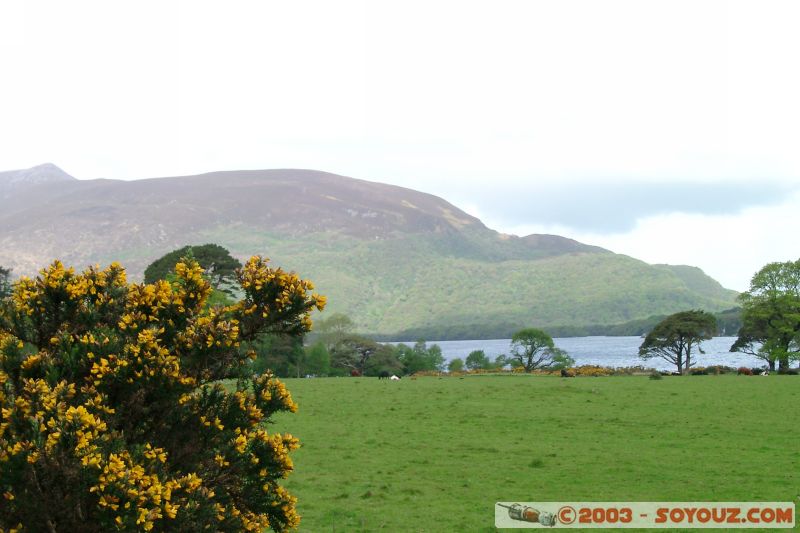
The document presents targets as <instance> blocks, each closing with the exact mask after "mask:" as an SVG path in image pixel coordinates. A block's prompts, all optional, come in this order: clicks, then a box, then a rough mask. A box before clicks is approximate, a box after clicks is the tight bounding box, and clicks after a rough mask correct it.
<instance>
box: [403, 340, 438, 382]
mask: <svg viewBox="0 0 800 533" xmlns="http://www.w3.org/2000/svg"><path fill="white" fill-rule="evenodd" d="M397 353H398V359H399V360H400V362H401V363H402V364H403V369H404V371H405V373H406V374H409V375H410V374H414V373H416V372H426V371H427V372H432V371H442V370H444V364H445V361H444V356H443V355H442V349H441V348H440V347H439V345H438V344H433V345H431V346H430V348H429V347H428V346H427V344H426V342H425V341H424V340H419V341H417V342H416V343H415V344H414V347H413V348H409V347H408V346H406V345H404V344H400V345H399V346H398V347H397Z"/></svg>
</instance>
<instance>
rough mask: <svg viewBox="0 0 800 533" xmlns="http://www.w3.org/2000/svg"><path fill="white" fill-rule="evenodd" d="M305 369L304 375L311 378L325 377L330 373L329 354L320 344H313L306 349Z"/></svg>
mask: <svg viewBox="0 0 800 533" xmlns="http://www.w3.org/2000/svg"><path fill="white" fill-rule="evenodd" d="M305 350H306V355H305V369H304V370H303V371H304V372H305V373H306V374H311V375H313V376H327V375H328V374H330V372H331V354H330V353H329V352H328V349H327V348H326V347H325V345H324V344H322V343H321V342H315V343H314V344H312V345H311V346H308V347H306V349H305Z"/></svg>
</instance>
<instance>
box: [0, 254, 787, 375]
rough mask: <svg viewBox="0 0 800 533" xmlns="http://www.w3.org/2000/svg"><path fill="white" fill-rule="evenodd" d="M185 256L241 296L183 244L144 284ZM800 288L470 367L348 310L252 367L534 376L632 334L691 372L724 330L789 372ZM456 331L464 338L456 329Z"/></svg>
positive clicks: (537, 333)
mask: <svg viewBox="0 0 800 533" xmlns="http://www.w3.org/2000/svg"><path fill="white" fill-rule="evenodd" d="M181 259H189V260H193V261H197V263H198V264H199V265H200V266H201V268H203V269H204V271H205V274H204V275H205V276H206V278H207V279H208V281H209V283H210V285H211V287H212V289H213V290H212V294H211V296H210V298H209V301H210V302H211V303H212V304H224V303H232V302H233V301H234V300H235V299H236V297H237V294H236V292H235V291H236V289H235V276H236V271H237V269H238V268H241V266H242V265H241V263H240V262H239V261H238V260H237V259H235V258H234V257H232V256H231V255H230V253H229V252H228V250H226V249H225V248H223V247H222V246H219V245H217V244H204V245H199V246H185V247H183V248H180V249H177V250H174V251H172V252H170V253H168V254H165V255H164V256H162V257H160V258H159V259H157V260H155V261H154V262H153V263H151V264H150V265H149V266H148V267H147V269H146V270H145V282H146V283H153V282H155V281H157V280H159V279H166V280H169V279H173V278H174V275H175V274H174V265H175V264H176V263H177V262H178V261H180V260H181ZM799 287H800V260H798V261H794V262H792V261H788V262H783V263H770V264H768V265H766V266H764V267H763V268H762V269H761V270H759V271H758V272H757V273H756V274H755V275H754V276H753V278H752V280H751V283H750V289H749V290H748V291H746V292H744V293H742V294H741V295H740V296H739V304H740V307H738V308H735V309H730V310H727V311H723V312H720V313H716V314H711V313H707V312H705V311H699V310H691V311H682V312H680V313H675V314H673V315H670V316H667V317H663V316H662V317H658V316H654V317H649V318H646V319H639V320H635V321H631V322H628V323H625V324H620V325H617V326H596V327H590V326H587V327H576V328H551V329H550V330H549V331H548V333H545V332H544V331H542V330H538V329H533V328H523V329H519V328H513V326H512V325H508V327H507V328H506V329H504V330H503V332H504V334H503V335H502V336H501V337H503V338H506V337H509V336H510V337H511V339H512V349H511V353H510V354H508V355H500V356H498V357H496V358H495V359H494V360H492V361H490V360H489V359H488V357H486V355H485V354H484V353H483V352H482V351H481V350H477V351H475V352H473V353H471V354H469V356H468V357H466V359H465V360H462V359H460V358H457V359H454V360H452V361H450V362H449V363H446V362H445V359H444V357H443V355H442V353H441V348H440V347H439V346H438V345H435V344H434V345H432V346H427V343H425V342H424V341H422V340H417V341H416V342H414V343H413V344H411V345H409V344H389V343H386V342H384V343H380V342H378V341H377V340H376V339H380V338H381V337H366V336H363V335H358V334H357V333H356V327H355V324H354V323H353V322H352V320H351V319H350V318H349V317H348V316H346V315H344V314H341V313H337V314H334V315H332V316H330V317H327V318H324V319H320V320H318V321H317V324H316V327H315V331H314V332H313V333H311V334H310V336H309V337H303V336H286V335H278V334H274V333H265V334H263V335H261V336H260V337H258V338H257V339H255V340H253V341H252V342H251V343H250V344H249V346H248V348H249V349H251V350H253V352H254V353H255V354H256V359H255V362H254V363H253V364H254V367H255V368H256V370H257V371H266V370H268V369H269V370H272V371H273V372H275V373H276V374H277V375H279V376H294V377H299V376H306V375H316V376H344V375H352V374H358V375H366V376H370V375H380V374H381V373H385V372H388V373H390V374H405V375H408V374H413V373H415V372H421V371H445V370H448V371H455V372H458V371H461V370H463V369H467V370H491V369H500V368H503V367H505V366H507V365H509V364H511V365H513V366H519V367H522V368H523V369H524V370H525V371H527V372H531V371H533V370H536V369H558V368H565V367H568V366H570V365H569V363H570V361H571V359H570V358H569V356H568V355H567V354H566V353H564V352H563V351H560V350H558V349H557V348H556V347H555V346H554V345H553V343H552V337H551V335H552V336H565V335H566V336H581V335H586V334H611V335H621V334H628V335H643V336H645V340H644V342H643V343H642V345H641V347H640V350H639V354H640V356H641V357H642V358H643V359H645V360H647V359H652V358H661V359H664V360H665V361H667V362H669V363H670V364H673V365H675V366H676V369H677V371H678V372H680V373H687V372H688V371H689V370H690V369H691V367H692V366H694V365H695V363H696V361H697V355H698V354H702V353H704V352H703V350H702V341H703V340H707V339H710V338H711V337H712V336H715V335H717V334H718V333H720V332H723V333H730V332H733V331H737V338H736V341H735V342H734V343H733V345H732V346H731V351H732V352H742V353H747V354H750V355H752V356H754V357H756V358H758V359H761V360H762V361H764V364H765V366H766V367H767V368H768V369H769V370H771V371H775V370H777V371H779V372H786V371H788V370H789V368H790V365H791V363H792V362H794V361H797V360H799V359H800V288H799ZM10 292H11V270H10V269H8V268H4V267H2V266H0V297H4V296H7V295H8V294H10ZM464 327H467V326H466V325H465V326H464ZM512 328H513V329H512ZM470 330H471V332H472V333H473V334H475V332H476V331H478V333H480V332H481V331H482V330H476V329H475V328H472V327H471V326H470ZM506 330H507V331H506ZM453 331H458V332H460V333H464V332H461V330H460V329H458V328H456V329H455V330H453ZM453 331H449V333H453ZM408 333H409V334H411V333H413V332H408ZM484 333H487V332H484ZM459 337H460V338H463V335H459ZM416 338H417V339H420V338H421V337H420V336H417V337H416ZM441 338H443V339H444V338H448V336H447V335H445V336H444V337H441ZM475 338H480V335H478V336H476V337H475ZM498 338H500V337H498ZM384 340H389V339H384ZM392 340H396V339H392ZM309 341H310V342H309Z"/></svg>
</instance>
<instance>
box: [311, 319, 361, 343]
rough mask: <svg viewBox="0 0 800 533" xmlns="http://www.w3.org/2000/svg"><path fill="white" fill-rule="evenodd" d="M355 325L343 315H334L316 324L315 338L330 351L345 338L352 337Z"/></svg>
mask: <svg viewBox="0 0 800 533" xmlns="http://www.w3.org/2000/svg"><path fill="white" fill-rule="evenodd" d="M354 330H355V324H354V323H353V321H352V320H351V319H350V317H349V316H347V315H345V314H343V313H334V314H332V315H331V316H329V317H327V318H323V319H320V320H318V321H317V322H316V324H315V327H314V331H315V332H316V334H317V338H318V339H319V340H320V341H322V343H323V344H325V347H326V348H327V349H328V351H331V350H332V349H333V347H334V346H336V344H338V343H339V342H340V341H341V340H342V339H344V338H345V337H348V336H351V335H353V331H354Z"/></svg>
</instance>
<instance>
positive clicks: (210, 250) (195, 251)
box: [144, 244, 242, 294]
mask: <svg viewBox="0 0 800 533" xmlns="http://www.w3.org/2000/svg"><path fill="white" fill-rule="evenodd" d="M183 258H191V259H193V260H194V261H196V262H197V263H198V264H199V265H200V266H201V267H202V268H203V270H204V271H205V273H204V275H205V277H206V279H208V281H209V282H210V283H211V286H212V287H213V288H214V289H216V290H218V291H222V292H225V293H227V294H232V286H233V285H234V284H235V281H236V270H237V269H239V268H242V263H241V261H239V260H238V259H236V258H235V257H233V256H231V253H230V252H229V251H228V250H226V249H225V248H223V247H222V246H220V245H218V244H203V245H199V246H198V245H195V246H184V247H183V248H179V249H177V250H173V251H171V252H169V253H168V254H166V255H163V256H162V257H160V258H158V259H156V260H155V261H153V262H152V263H150V265H149V266H148V267H147V268H146V269H145V271H144V282H145V283H155V282H156V281H157V280H160V279H168V278H169V276H170V275H174V273H175V265H176V264H177V263H178V262H180V260H181V259H183Z"/></svg>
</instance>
